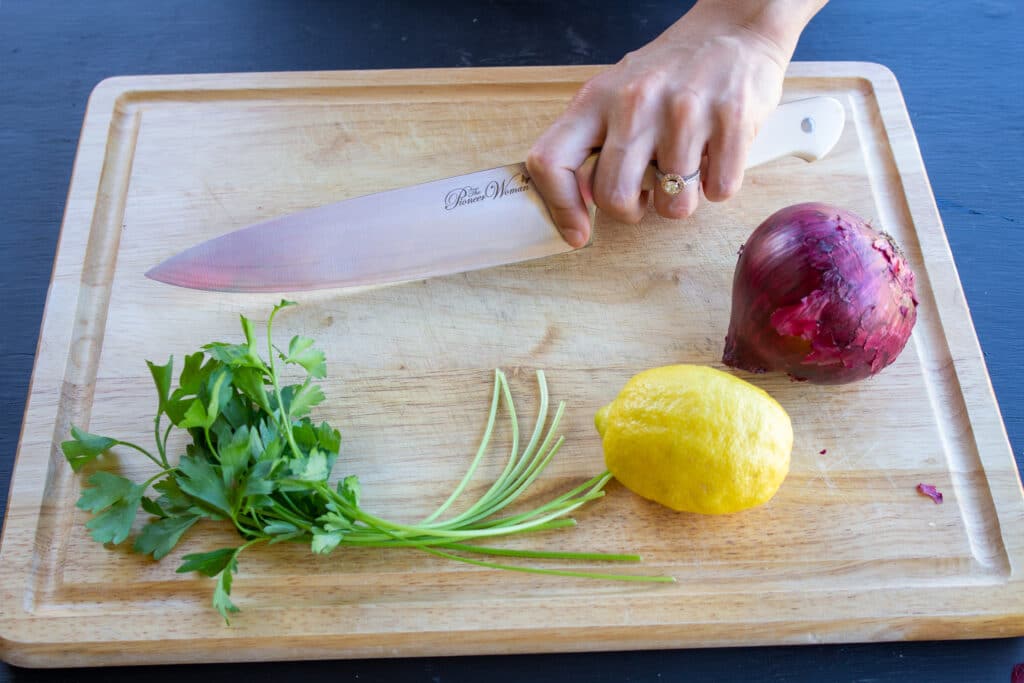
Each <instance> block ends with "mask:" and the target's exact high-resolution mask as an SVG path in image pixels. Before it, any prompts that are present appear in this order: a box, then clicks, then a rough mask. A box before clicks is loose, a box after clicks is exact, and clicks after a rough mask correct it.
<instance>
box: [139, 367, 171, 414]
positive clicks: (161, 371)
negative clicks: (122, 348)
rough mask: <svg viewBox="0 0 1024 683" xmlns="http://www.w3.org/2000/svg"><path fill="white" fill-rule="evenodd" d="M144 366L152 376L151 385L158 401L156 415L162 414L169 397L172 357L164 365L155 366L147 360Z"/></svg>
mask: <svg viewBox="0 0 1024 683" xmlns="http://www.w3.org/2000/svg"><path fill="white" fill-rule="evenodd" d="M146 365H148V366H149V372H150V374H151V375H153V383H154V384H156V393H157V396H158V397H159V399H160V403H159V404H158V407H157V413H162V412H164V411H165V410H167V400H168V399H169V398H170V395H171V379H172V378H173V377H174V370H173V367H174V358H173V356H172V357H171V358H169V359H168V360H167V364H166V365H155V364H153V363H152V362H151V361H148V360H147V361H146Z"/></svg>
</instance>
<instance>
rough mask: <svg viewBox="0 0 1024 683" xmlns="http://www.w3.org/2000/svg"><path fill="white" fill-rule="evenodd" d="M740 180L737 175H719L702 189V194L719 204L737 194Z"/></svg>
mask: <svg viewBox="0 0 1024 683" xmlns="http://www.w3.org/2000/svg"><path fill="white" fill-rule="evenodd" d="M741 183H742V178H741V177H740V176H738V175H721V176H718V177H717V178H713V179H712V180H711V181H710V182H708V183H707V186H706V187H705V188H704V194H705V196H707V198H708V199H710V200H711V201H713V202H720V201H723V200H726V199H729V198H730V197H732V196H734V195H735V194H736V193H737V192H739V189H740V184H741Z"/></svg>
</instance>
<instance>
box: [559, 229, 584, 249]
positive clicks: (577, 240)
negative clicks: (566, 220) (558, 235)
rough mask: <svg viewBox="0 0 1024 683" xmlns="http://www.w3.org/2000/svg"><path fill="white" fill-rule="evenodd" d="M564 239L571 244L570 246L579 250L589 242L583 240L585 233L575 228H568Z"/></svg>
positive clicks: (563, 235) (564, 233)
mask: <svg viewBox="0 0 1024 683" xmlns="http://www.w3.org/2000/svg"><path fill="white" fill-rule="evenodd" d="M562 238H563V239H564V240H565V241H566V242H568V243H569V245H570V246H573V247H576V248H579V247H582V246H583V245H584V244H586V243H587V241H586V240H585V239H584V238H583V233H582V232H580V231H579V230H577V229H575V228H568V229H567V230H566V231H565V232H563V233H562Z"/></svg>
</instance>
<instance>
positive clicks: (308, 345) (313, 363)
mask: <svg viewBox="0 0 1024 683" xmlns="http://www.w3.org/2000/svg"><path fill="white" fill-rule="evenodd" d="M315 343H316V341H315V340H313V339H310V338H309V337H300V336H298V335H296V336H294V337H292V340H291V342H290V343H289V344H288V353H287V355H285V354H281V360H283V361H284V362H285V363H292V364H294V365H301V366H302V367H303V368H305V370H306V372H307V373H309V375H310V377H315V378H317V379H322V378H324V377H326V376H327V361H326V359H325V357H324V352H323V351H321V350H320V349H316V348H313V344H315Z"/></svg>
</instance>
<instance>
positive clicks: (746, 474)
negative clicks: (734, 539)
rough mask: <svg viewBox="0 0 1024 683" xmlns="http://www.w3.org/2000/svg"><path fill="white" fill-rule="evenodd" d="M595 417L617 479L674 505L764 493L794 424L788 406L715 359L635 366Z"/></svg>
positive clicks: (726, 507) (760, 499) (783, 467)
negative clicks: (709, 363)
mask: <svg viewBox="0 0 1024 683" xmlns="http://www.w3.org/2000/svg"><path fill="white" fill-rule="evenodd" d="M594 422H595V425H596V426H597V431H598V433H599V434H600V435H601V440H602V444H603V446H604V457H605V464H606V465H607V466H608V470H609V471H610V472H611V473H612V474H613V475H614V476H615V478H616V479H618V480H619V481H620V482H621V483H622V484H623V485H624V486H625V487H626V488H628V489H630V490H631V491H633V492H634V493H636V494H638V495H640V496H643V497H644V498H648V499H650V500H653V501H655V502H658V503H661V504H662V505H665V506H668V507H670V508H672V509H673V510H680V511H686V512H698V513H703V514H725V513H730V512H739V511H740V510H746V509H749V508H752V507H755V506H757V505H761V504H762V503H765V502H767V501H768V500H770V499H771V498H772V496H774V495H775V493H776V492H777V491H778V489H779V487H780V486H781V485H782V481H783V480H784V479H785V478H786V475H787V474H788V473H789V459H790V453H791V451H792V449H793V427H792V423H791V422H790V419H789V415H788V414H787V413H786V411H785V409H784V408H783V407H782V406H781V405H779V403H778V402H777V401H776V400H775V399H774V398H772V397H771V396H769V395H768V393H767V392H765V391H764V390H763V389H760V388H759V387H755V386H754V385H752V384H750V383H749V382H745V381H743V380H742V379H739V378H738V377H734V376H733V375H730V374H728V373H725V372H722V371H720V370H716V369H714V368H710V367H704V366H698V365H670V366H666V367H660V368H654V369H651V370H646V371H644V372H641V373H639V374H637V375H636V376H634V377H633V378H632V379H630V380H629V382H628V383H627V384H626V386H625V387H623V389H622V391H621V392H620V393H619V395H618V396H617V397H616V398H615V400H614V401H612V402H611V403H610V404H608V405H607V406H605V407H604V408H602V409H601V410H599V411H598V412H597V415H596V416H595V418H594Z"/></svg>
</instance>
